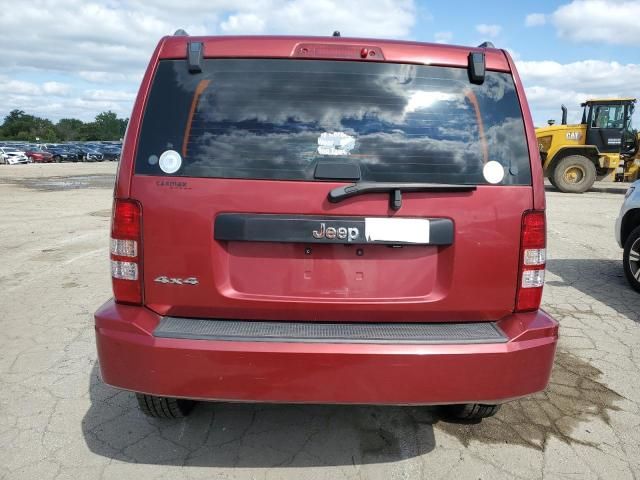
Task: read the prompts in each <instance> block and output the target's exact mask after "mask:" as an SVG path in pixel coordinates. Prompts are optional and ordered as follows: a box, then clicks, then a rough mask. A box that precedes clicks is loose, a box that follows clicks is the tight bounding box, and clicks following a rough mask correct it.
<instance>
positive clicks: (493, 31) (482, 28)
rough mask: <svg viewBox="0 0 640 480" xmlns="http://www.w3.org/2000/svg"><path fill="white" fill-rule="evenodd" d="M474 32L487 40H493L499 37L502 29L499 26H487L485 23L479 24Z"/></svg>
mask: <svg viewBox="0 0 640 480" xmlns="http://www.w3.org/2000/svg"><path fill="white" fill-rule="evenodd" d="M476 31H477V32H478V33H480V34H482V35H486V36H487V37H489V38H494V37H497V36H498V35H500V32H501V31H502V27H501V26H500V25H487V24H486V23H481V24H480V25H476Z"/></svg>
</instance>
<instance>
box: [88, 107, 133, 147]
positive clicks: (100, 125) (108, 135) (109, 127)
mask: <svg viewBox="0 0 640 480" xmlns="http://www.w3.org/2000/svg"><path fill="white" fill-rule="evenodd" d="M95 124H96V130H97V133H98V135H99V136H100V139H101V140H119V139H120V138H122V137H123V136H124V131H125V129H126V128H127V120H124V119H122V118H118V115H116V114H115V113H114V112H112V111H110V110H109V111H107V112H102V113H99V114H98V115H96V120H95Z"/></svg>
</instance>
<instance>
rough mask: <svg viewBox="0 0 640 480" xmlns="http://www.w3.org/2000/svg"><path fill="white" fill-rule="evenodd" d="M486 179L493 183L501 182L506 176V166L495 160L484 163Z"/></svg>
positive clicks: (483, 172) (483, 170)
mask: <svg viewBox="0 0 640 480" xmlns="http://www.w3.org/2000/svg"><path fill="white" fill-rule="evenodd" d="M482 175H484V179H485V180H486V181H487V182H489V183H492V184H494V185H495V184H496V183H500V182H501V181H502V179H503V178H504V167H503V166H502V165H501V164H500V163H499V162H496V161H495V160H491V161H490V162H487V163H486V164H485V165H484V168H483V169H482Z"/></svg>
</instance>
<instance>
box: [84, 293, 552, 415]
mask: <svg viewBox="0 0 640 480" xmlns="http://www.w3.org/2000/svg"><path fill="white" fill-rule="evenodd" d="M160 320H161V317H160V316H159V315H157V314H155V313H153V312H152V311H150V310H148V309H146V308H143V307H133V306H126V305H119V304H116V303H114V302H113V301H112V300H111V301H109V302H107V303H105V304H104V305H103V306H102V307H100V309H99V310H98V311H97V312H96V314H95V321H96V341H97V346H98V357H99V361H100V369H101V373H102V378H103V380H104V381H105V383H107V384H109V385H112V386H114V387H118V388H122V389H125V390H131V391H136V392H142V393H148V394H153V395H162V396H170V397H183V398H194V399H203V400H228V401H255V402H303V403H358V404H414V405H426V404H446V403H468V402H485V403H501V402H505V401H508V400H512V399H514V398H518V397H522V396H526V395H529V394H532V393H535V392H538V391H540V390H543V389H544V388H545V386H546V385H547V382H548V380H549V375H550V373H551V367H552V364H553V358H554V355H555V349H556V342H557V333H558V324H557V322H556V321H555V320H553V319H552V318H550V317H549V316H548V315H547V314H546V313H544V312H543V311H541V310H540V311H538V312H531V313H522V314H514V315H511V316H509V317H507V318H505V319H502V320H500V321H499V322H498V323H497V325H498V326H499V327H500V329H501V330H502V331H503V332H504V334H505V336H506V337H507V341H506V342H504V343H466V344H465V343H456V344H388V343H387V344H373V343H323V342H314V343H304V342H280V341H269V342H260V341H247V342H245V341H237V340H233V341H224V340H223V341H220V340H194V339H185V338H166V337H163V338H160V337H156V336H154V335H153V331H154V329H155V328H156V327H157V326H158V324H159V322H160Z"/></svg>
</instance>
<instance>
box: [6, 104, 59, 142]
mask: <svg viewBox="0 0 640 480" xmlns="http://www.w3.org/2000/svg"><path fill="white" fill-rule="evenodd" d="M2 136H3V138H6V139H9V140H31V141H33V140H35V139H36V138H40V140H42V141H46V142H52V141H56V140H57V138H58V135H57V133H56V130H55V128H54V126H53V123H51V120H47V119H45V118H40V117H36V116H34V115H28V114H26V113H25V112H24V111H23V110H17V109H16V110H12V111H11V112H9V115H7V116H6V117H5V119H4V123H3V124H2Z"/></svg>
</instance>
